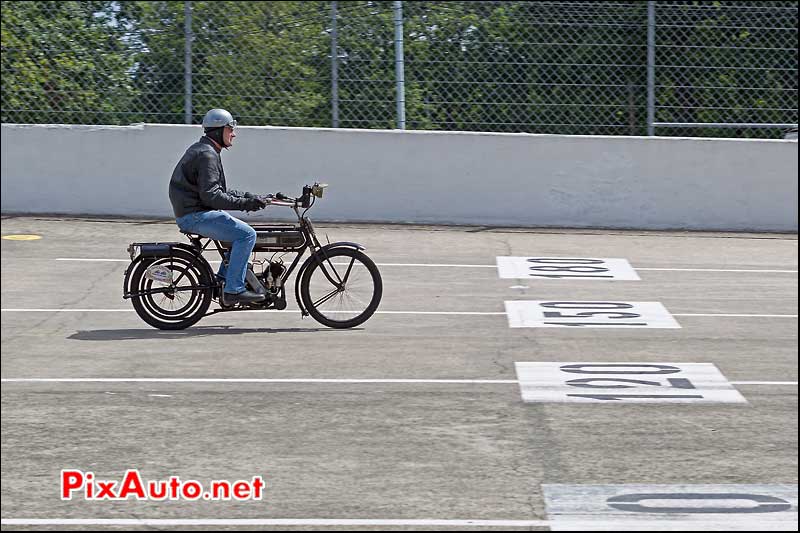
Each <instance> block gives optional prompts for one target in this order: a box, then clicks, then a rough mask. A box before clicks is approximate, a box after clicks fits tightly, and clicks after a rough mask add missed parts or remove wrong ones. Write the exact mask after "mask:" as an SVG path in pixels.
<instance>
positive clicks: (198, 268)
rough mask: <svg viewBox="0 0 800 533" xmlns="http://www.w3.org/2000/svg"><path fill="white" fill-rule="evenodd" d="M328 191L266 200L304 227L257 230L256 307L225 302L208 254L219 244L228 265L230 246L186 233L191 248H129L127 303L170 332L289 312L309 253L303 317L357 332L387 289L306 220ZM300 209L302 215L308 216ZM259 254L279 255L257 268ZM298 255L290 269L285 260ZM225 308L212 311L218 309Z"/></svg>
mask: <svg viewBox="0 0 800 533" xmlns="http://www.w3.org/2000/svg"><path fill="white" fill-rule="evenodd" d="M325 187H327V185H326V184H320V183H314V185H306V186H304V187H303V193H302V195H301V196H300V197H298V198H291V197H289V196H286V195H284V194H282V193H277V194H275V195H271V194H270V195H266V196H260V198H261V199H262V200H263V201H264V202H266V203H267V204H268V205H273V206H283V207H289V208H291V209H293V210H294V212H295V214H296V215H297V224H268V225H259V224H254V225H252V227H253V229H255V230H256V234H257V237H256V244H255V248H254V249H253V260H252V262H250V263H248V266H247V271H246V276H245V278H246V284H247V286H248V288H249V290H251V291H253V292H257V293H259V294H262V295H264V300H262V301H259V302H257V303H248V304H240V303H235V304H229V303H226V302H225V298H224V294H223V287H224V280H222V279H219V278H218V277H217V276H216V274H215V272H214V270H212V268H211V265H210V264H209V262H208V261H207V260H206V259H205V257H203V252H204V251H205V250H206V249H208V248H209V246H210V244H211V243H213V244H214V247H215V248H216V250H217V252H219V255H220V257H221V258H222V261H223V262H227V255H226V252H227V251H228V250H230V248H231V243H228V242H223V241H218V240H216V239H210V238H207V237H203V236H202V235H198V234H196V233H189V232H181V233H184V234H185V235H186V236H187V238H188V239H189V243H188V244H187V243H182V242H134V243H131V244H130V246H128V253H129V254H130V257H131V263H130V265H129V266H128V268H126V269H125V280H124V286H123V298H125V299H130V300H131V301H132V303H133V308H134V309H135V310H136V313H137V314H138V315H139V317H141V318H142V320H144V321H145V322H147V323H148V324H150V325H151V326H153V327H156V328H159V329H166V330H176V329H184V328H188V327H189V326H192V325H193V324H195V323H196V322H197V321H198V320H200V319H201V318H203V317H204V316H209V315H213V314H216V313H221V312H230V311H241V310H258V309H278V310H281V309H285V308H286V305H287V303H286V283H287V281H288V280H289V276H291V274H292V272H293V271H294V270H295V268H296V267H297V265H298V264H299V263H300V259H301V258H302V257H303V255H304V254H305V252H306V250H309V251H310V256H309V257H308V258H307V259H306V260H305V262H303V264H302V265H301V266H300V268H299V270H298V272H297V276H296V277H295V280H294V291H295V297H296V299H297V305H298V307H299V308H300V312H301V314H302V316H303V317H305V316H308V315H311V316H312V317H313V318H314V319H315V320H317V321H318V322H319V323H321V324H323V325H325V326H328V327H331V328H352V327H355V326H358V325H360V324H363V323H364V322H365V321H366V320H368V319H369V318H370V317H371V316H372V315H373V313H375V310H376V309H377V308H378V305H379V304H380V301H381V296H382V294H383V282H382V280H381V275H380V272H378V267H377V266H375V263H374V262H373V261H372V260H371V259H370V258H369V257H367V255H366V254H365V253H364V249H365V248H364V247H363V246H362V245H360V244H358V243H355V242H333V243H330V242H329V243H328V244H325V245H323V244H322V243H320V241H319V239H318V238H317V235H316V232H315V230H314V226H313V224H312V223H311V220H309V218H308V217H307V216H306V213H307V212H308V210H309V209H311V207H313V205H314V202H315V201H316V200H317V199H318V198H322V194H323V191H324V189H325ZM301 209H302V210H303V211H302V212H301ZM259 253H268V254H272V255H271V257H270V258H269V259H262V260H257V259H256V258H257V256H258V254H259ZM287 254H296V255H295V256H294V259H293V261H292V262H291V265H290V266H289V267H288V268H287V267H286V265H285V264H284V261H283V257H284V256H286V255H287ZM212 301H213V302H217V304H218V305H219V307H218V308H215V309H213V310H212V311H209V308H210V307H211V304H212Z"/></svg>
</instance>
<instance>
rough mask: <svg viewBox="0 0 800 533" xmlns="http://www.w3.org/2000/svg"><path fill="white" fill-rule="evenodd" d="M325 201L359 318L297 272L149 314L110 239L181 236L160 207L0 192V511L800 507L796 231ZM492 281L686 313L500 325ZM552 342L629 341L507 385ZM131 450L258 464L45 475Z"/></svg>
mask: <svg viewBox="0 0 800 533" xmlns="http://www.w3.org/2000/svg"><path fill="white" fill-rule="evenodd" d="M317 226H318V233H319V234H320V235H322V234H328V235H329V237H330V239H331V241H339V240H344V241H355V242H359V243H362V244H363V245H364V246H366V253H367V254H368V255H369V256H370V257H371V258H372V259H373V260H374V261H375V262H376V263H377V264H378V266H379V268H380V272H381V275H382V278H383V283H384V294H383V299H382V302H381V305H380V307H379V309H378V312H377V313H376V314H375V315H374V316H373V317H372V318H371V319H370V320H369V321H367V322H366V323H365V324H363V325H362V326H360V327H357V328H354V329H349V330H334V329H329V328H326V327H324V326H322V325H321V324H318V323H317V322H315V321H314V320H313V319H311V318H304V319H303V318H301V316H300V314H299V312H298V311H297V306H296V303H295V302H294V294H293V291H290V294H289V307H288V308H287V309H286V311H284V312H243V313H221V314H216V315H213V316H208V317H205V318H204V319H202V320H201V321H200V322H199V323H197V324H196V325H195V326H192V327H191V328H189V329H186V330H182V331H160V330H156V329H153V328H151V327H150V326H148V325H147V324H145V323H144V322H143V321H142V320H141V319H140V318H139V317H138V316H137V315H136V313H135V312H133V309H132V306H131V303H130V301H128V300H123V298H122V280H123V272H124V271H125V268H126V266H127V264H128V262H129V257H128V256H127V253H126V247H127V246H128V244H129V243H130V242H134V241H170V240H176V241H179V240H183V236H182V235H180V234H179V233H178V231H177V228H176V226H175V225H174V223H172V222H170V221H158V220H123V219H116V220H115V219H101V218H57V217H22V216H19V217H17V216H5V217H3V220H2V234H3V240H2V378H3V383H2V519H3V526H2V527H3V529H4V530H6V529H9V530H10V529H53V530H55V529H73V530H77V529H98V528H102V529H131V528H136V529H143V528H171V527H179V528H181V529H198V530H199V529H208V530H213V529H223V530H227V529H265V530H266V529H297V530H301V529H306V530H311V529H328V530H336V529H339V530H346V529H375V530H379V529H393V530H442V529H449V530H454V529H469V530H482V529H495V530H497V529H506V530H509V529H516V530H564V529H614V530H624V529H673V530H681V529H686V530H694V529H707V530H713V529H717V530H732V529H748V528H753V529H772V530H782V529H794V530H797V457H798V455H797V435H798V427H797V366H798V364H797V363H798V359H797V349H798V343H797V328H798V323H797V295H798V293H797V258H798V255H797V254H798V250H797V236H796V235H785V234H732V233H713V234H712V233H688V232H641V231H616V230H614V231H612V230H609V231H603V230H556V229H522V228H507V229H502V228H483V227H439V226H410V225H348V224H332V223H328V224H323V223H319V224H317ZM13 235H36V236H38V237H40V238H38V239H35V240H9V239H7V238H6V237H8V236H13ZM498 257H522V258H621V259H625V260H627V261H628V263H629V264H630V266H631V267H632V268H633V270H635V272H636V273H637V274H638V277H640V279H639V280H617V279H610V280H606V279H603V280H594V279H578V278H572V277H570V274H574V273H575V272H576V271H579V270H580V269H576V268H571V269H570V268H564V269H563V270H562V272H564V273H566V274H567V275H566V276H565V277H563V278H544V277H535V276H532V277H529V278H527V279H525V278H517V279H506V278H501V277H500V276H499V272H498V268H497V266H496V265H497V258H498ZM209 259H213V256H209ZM532 264H540V265H541V264H545V265H548V264H552V263H546V262H545V263H532ZM539 271H540V272H554V270H552V269H551V270H547V269H544V270H539ZM509 301H510V302H515V301H535V302H658V303H660V304H661V306H663V309H665V310H666V312H668V313H669V314H670V315H671V317H672V319H674V321H676V322H677V324H678V325H679V327H674V328H660V327H639V326H630V327H627V328H626V327H600V328H594V327H583V326H577V327H575V326H573V327H569V326H567V327H548V328H542V327H510V322H509V316H508V315H507V314H506V309H507V307H506V302H509ZM531 305H535V304H531ZM580 305H585V304H580V303H578V304H575V305H574V306H572V308H574V307H575V306H578V307H579V306H580ZM567 307H568V308H570V306H567ZM551 310H552V308H551ZM573 310H574V309H573ZM540 311H541V309H540ZM561 311H563V307H562V309H561ZM526 312H527V311H526ZM588 312H590V313H591V312H592V311H588ZM584 316H591V317H593V319H594V318H596V315H584ZM606 321H607V322H612V323H613V321H612V320H607V319H606ZM545 362H549V363H553V364H554V365H555V366H554V368H556V370H555V371H554V372H569V371H570V370H569V368H573V369H574V368H575V367H570V366H569V365H577V364H579V363H580V364H584V365H592V364H594V365H601V364H604V365H610V364H613V365H627V366H616V367H608V366H595V367H591V366H584V367H583V370H580V369H579V370H578V371H577V372H578V374H580V373H581V372H583V374H581V375H578V374H565V375H566V376H567V377H566V378H565V379H566V380H569V379H573V378H585V379H587V380H589V381H588V382H587V381H583V382H580V383H579V382H574V381H573V382H571V383H568V384H566V385H565V384H564V383H563V381H564V380H562V382H561V383H557V381H558V377H557V376H556V378H554V379H555V380H556V381H554V382H547V379H549V378H546V377H542V376H544V374H541V375H540V374H535V372H536V371H537V370H536V369H538V368H539V367H536V366H534V367H533V368H534V374H535V375H534V377H533V378H531V379H533V381H532V382H530V383H527V382H526V383H521V382H522V381H525V380H527V379H528V378H525V379H523V378H522V377H521V374H520V373H519V371H521V370H520V369H521V368H522V366H524V365H517V363H545ZM556 363H557V364H556ZM690 363H703V364H704V365H700V366H702V367H703V368H706V369H707V370H708V371H709V372H712V373H714V375H715V376H717V377H716V378H715V379H717V380H718V381H716V382H714V384H710V385H708V386H707V388H703V386H701V385H700V383H701V382H704V381H703V380H704V379H705V378H703V377H701V376H700V375H699V374H697V375H696V374H693V373H692V372H694V371H695V370H692V369H694V368H699V367H700V366H697V365H695V366H693V365H690ZM642 365H646V366H642ZM647 365H650V366H647ZM655 365H660V366H655ZM565 368H566V369H567V370H564V369H565ZM591 368H596V369H600V370H603V369H605V370H609V369H612V370H613V369H619V368H623V369H627V370H628V371H629V375H627V376H622V378H623V379H629V381H619V380H618V378H619V376H620V374H613V373H612V374H610V377H609V376H606V377H605V378H603V379H606V380H607V381H606V382H605V383H606V385H603V384H601V383H600V382H598V381H595V382H593V383H592V382H591V378H593V377H597V374H594V373H592V371H587V370H586V369H591ZM653 368H655V369H658V368H675V369H678V370H674V372H675V374H673V375H672V376H673V377H675V376H677V377H678V378H680V379H675V380H673V381H670V382H669V383H671V384H672V385H673V386H672V387H670V388H669V389H668V388H667V381H665V378H666V377H670V376H665V375H662V374H660V373H659V372H660V371H658V370H657V371H656V372H655V374H656V375H657V378H656V377H652V376H650V377H647V376H648V374H649V372H650V370H652V369H653ZM559 369H560V370H559ZM637 369H638V373H637ZM665 372H673V371H672V370H669V371H665ZM570 376H571V377H570ZM587 376H589V377H588V378H587ZM615 376H616V378H615ZM615 379H616V380H617V381H614V380H615ZM653 380H656V382H653ZM719 380H721V381H719ZM647 381H649V382H650V384H649V385H648V384H647V383H643V382H647ZM612 383H614V384H613V385H612ZM606 386H607V387H611V388H601V387H606ZM565 387H566V388H567V389H569V391H572V392H575V391H578V392H587V391H588V392H590V393H592V392H598V393H605V394H609V395H610V394H616V393H620V394H622V393H625V392H629V391H633V392H635V393H637V394H638V395H640V396H654V397H655V398H651V399H650V400H649V401H648V402H647V403H639V402H636V401H634V399H633V398H627V397H626V398H622V399H617V400H596V401H585V402H577V403H572V402H567V401H565V398H567V397H568V394H567V393H568V392H569V391H567V393H565V392H564V390H565ZM569 387H572V388H571V389H570V388H569ZM614 387H616V388H614ZM643 387H645V388H647V387H649V388H647V389H646V390H648V391H650V393H649V394H643V393H642V390H644V389H643ZM523 389H525V390H526V391H530V392H531V393H532V394H534V395H536V394H540V393H541V394H540V397H541V398H545V399H544V400H542V399H539V400H530V399H528V400H527V401H523V396H522V394H521V393H522V391H523ZM690 389H693V390H690ZM542 391H544V392H542ZM653 391H655V392H653ZM687 391H688V392H687ZM720 391H727V393H729V394H728V396H726V397H733V396H736V397H739V398H740V401H734V402H732V403H726V401H723V400H721V399H720V398H722V396H717V394H718V393H719V392H720ZM670 392H671V393H674V394H672V396H675V397H687V398H688V399H687V400H685V401H679V402H675V401H671V400H674V399H675V398H670V394H667V393H670ZM689 393H693V394H689ZM737 393H738V394H737ZM634 396H635V395H634ZM572 397H573V398H574V396H572ZM700 397H702V398H703V399H705V400H708V401H703V402H701V401H695V399H699V398H700ZM130 469H136V470H137V472H138V473H139V475H140V478H141V479H142V480H144V481H148V480H149V481H157V480H168V479H169V478H170V477H171V476H178V477H180V479H181V480H183V481H186V480H196V481H197V482H199V483H200V484H202V486H203V487H204V488H206V487H207V486H208V485H210V483H211V481H212V480H229V481H231V482H235V481H237V480H251V479H252V478H253V477H254V476H261V477H262V478H263V480H264V483H265V485H264V488H263V493H262V494H261V498H254V497H250V498H246V499H243V500H241V501H240V500H236V499H229V500H207V499H204V498H202V497H201V498H200V499H199V500H189V499H187V498H185V497H184V498H181V499H177V500H166V501H158V500H155V499H147V500H144V499H142V500H137V499H136V498H134V497H132V496H131V497H128V498H127V499H125V500H122V501H112V500H109V499H102V500H96V499H87V498H86V488H85V487H84V488H83V489H81V490H76V491H74V492H73V493H71V499H62V497H61V491H62V477H61V471H62V470H79V471H81V472H83V473H84V475H88V473H92V474H93V475H94V479H95V480H97V481H102V480H105V481H106V482H108V481H117V482H120V481H121V480H122V479H123V476H125V473H126V471H128V470H130ZM89 485H91V483H89ZM116 487H117V488H120V484H119V483H118V485H117V486H116ZM94 488H95V489H97V488H98V487H94ZM251 496H252V494H251Z"/></svg>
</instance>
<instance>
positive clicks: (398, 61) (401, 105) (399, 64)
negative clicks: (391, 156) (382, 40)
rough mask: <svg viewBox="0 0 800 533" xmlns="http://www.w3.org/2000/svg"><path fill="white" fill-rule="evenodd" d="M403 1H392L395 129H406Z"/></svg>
mask: <svg viewBox="0 0 800 533" xmlns="http://www.w3.org/2000/svg"><path fill="white" fill-rule="evenodd" d="M403 61H404V58H403V2H402V1H401V0H395V2H394V66H395V77H396V80H397V81H396V84H397V129H399V130H404V129H406V86H405V83H406V80H405V70H404V65H403Z"/></svg>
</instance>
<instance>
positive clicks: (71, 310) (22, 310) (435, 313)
mask: <svg viewBox="0 0 800 533" xmlns="http://www.w3.org/2000/svg"><path fill="white" fill-rule="evenodd" d="M0 311H2V312H4V313H6V312H8V313H61V312H65V313H133V312H135V311H134V310H133V309H20V308H13V309H11V308H10V309H0ZM228 312H234V311H228ZM235 312H236V313H295V314H299V313H300V311H299V310H296V309H284V310H282V311H279V310H277V309H246V310H241V311H235ZM327 312H328V313H350V311H327ZM375 314H376V315H478V316H482V315H488V316H492V315H503V316H505V314H506V313H505V312H504V311H492V312H479V311H375Z"/></svg>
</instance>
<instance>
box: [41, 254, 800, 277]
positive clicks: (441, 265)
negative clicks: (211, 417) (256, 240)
mask: <svg viewBox="0 0 800 533" xmlns="http://www.w3.org/2000/svg"><path fill="white" fill-rule="evenodd" d="M56 261H90V262H119V263H130V259H95V258H83V257H57V258H56ZM209 262H210V263H219V260H215V261H209ZM375 264H376V265H377V266H386V267H431V268H494V269H497V265H459V264H445V263H375ZM634 268H635V269H636V270H652V271H664V272H753V273H759V272H761V273H765V274H797V270H775V269H763V270H762V269H736V268H643V267H634Z"/></svg>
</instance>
